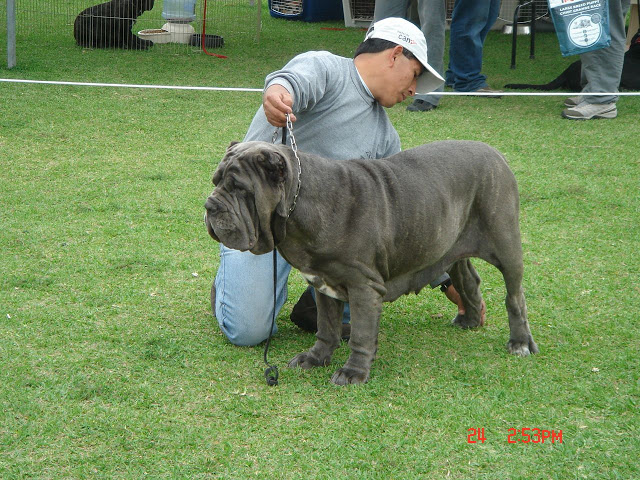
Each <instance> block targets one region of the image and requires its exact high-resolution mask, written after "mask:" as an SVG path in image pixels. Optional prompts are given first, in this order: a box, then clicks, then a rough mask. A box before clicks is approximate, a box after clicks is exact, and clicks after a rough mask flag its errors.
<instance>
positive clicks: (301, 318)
mask: <svg viewBox="0 0 640 480" xmlns="http://www.w3.org/2000/svg"><path fill="white" fill-rule="evenodd" d="M289 318H290V319H291V321H292V322H293V323H295V324H296V325H297V326H298V327H299V328H301V329H302V330H304V331H305V332H312V333H316V332H317V331H318V308H317V307H316V301H315V300H314V298H313V295H312V294H311V288H307V289H306V290H305V291H304V293H303V294H302V296H301V297H300V300H298V303H296V304H295V305H294V306H293V310H291V315H289Z"/></svg>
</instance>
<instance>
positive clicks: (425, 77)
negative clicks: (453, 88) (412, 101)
mask: <svg viewBox="0 0 640 480" xmlns="http://www.w3.org/2000/svg"><path fill="white" fill-rule="evenodd" d="M418 61H419V62H420V63H421V64H422V66H423V67H424V72H422V74H421V75H420V76H419V77H418V81H417V82H416V93H417V94H418V95H424V94H427V93H431V92H433V91H434V90H436V89H437V88H438V87H439V86H441V85H442V84H443V83H444V78H442V76H440V74H439V73H438V72H436V71H435V70H434V69H433V68H432V67H431V65H429V64H428V63H427V62H423V61H422V60H421V59H419V58H418Z"/></svg>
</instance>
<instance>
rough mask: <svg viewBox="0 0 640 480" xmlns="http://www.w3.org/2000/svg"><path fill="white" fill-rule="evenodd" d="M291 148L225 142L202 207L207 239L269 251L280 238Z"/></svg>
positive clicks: (260, 143) (235, 246)
mask: <svg viewBox="0 0 640 480" xmlns="http://www.w3.org/2000/svg"><path fill="white" fill-rule="evenodd" d="M290 152H291V149H289V148H288V147H284V146H280V145H272V144H270V143H266V142H245V143H236V142H234V143H232V144H231V145H229V147H228V148H227V152H226V154H225V156H224V158H223V159H222V161H221V162H220V164H219V165H218V168H217V169H216V171H215V173H214V175H213V184H214V185H215V186H216V187H215V189H214V190H213V193H212V194H211V195H209V198H207V201H206V203H205V205H204V206H205V209H206V213H205V224H206V225H207V230H208V232H209V235H211V237H213V238H214V239H215V240H217V241H218V242H220V243H222V244H224V245H225V246H227V247H229V248H233V249H235V250H241V251H246V250H249V251H250V252H251V253H254V254H256V255H260V254H263V253H267V252H270V251H272V250H273V249H274V248H275V246H276V245H277V244H278V243H279V242H280V241H282V240H283V239H284V236H285V223H286V220H287V203H286V192H287V185H288V183H289V182H288V180H289V178H291V173H290V166H289V162H288V161H287V159H288V157H289V155H290Z"/></svg>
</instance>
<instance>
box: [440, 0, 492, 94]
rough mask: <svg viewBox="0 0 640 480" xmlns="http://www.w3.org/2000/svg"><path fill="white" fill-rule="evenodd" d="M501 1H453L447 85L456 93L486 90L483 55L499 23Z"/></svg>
mask: <svg viewBox="0 0 640 480" xmlns="http://www.w3.org/2000/svg"><path fill="white" fill-rule="evenodd" d="M499 13H500V0H456V2H455V6H454V7H453V15H452V17H451V29H450V37H449V69H448V70H447V74H446V81H447V85H449V86H451V87H453V89H454V90H456V91H458V92H475V91H476V90H478V89H479V88H483V87H487V86H488V85H487V81H486V80H487V77H486V76H485V75H482V74H481V73H480V72H481V71H482V51H483V47H484V41H485V39H486V38H487V34H488V33H489V30H490V29H491V27H492V26H493V24H494V23H495V22H496V20H497V19H498V14H499Z"/></svg>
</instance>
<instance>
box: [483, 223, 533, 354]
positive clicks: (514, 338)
mask: <svg viewBox="0 0 640 480" xmlns="http://www.w3.org/2000/svg"><path fill="white" fill-rule="evenodd" d="M511 225H514V223H513V222H511ZM515 225H517V217H516V221H515ZM503 227H504V228H500V229H497V230H496V231H497V232H499V233H498V234H497V235H494V236H493V243H494V245H495V248H494V251H493V255H492V256H491V257H492V258H491V260H490V263H492V264H493V265H495V266H496V267H497V268H498V269H499V270H500V271H501V272H502V276H503V278H504V284H505V287H506V289H507V296H506V299H505V305H506V307H507V315H508V316H509V331H510V333H509V342H508V343H507V349H508V350H509V353H512V354H514V355H521V356H523V357H524V356H527V355H529V354H531V353H538V346H537V345H536V342H534V340H533V337H532V336H531V331H530V330H529V322H528V321H527V304H526V301H525V298H524V291H523V289H522V278H523V274H524V264H523V260H522V244H521V243H520V230H519V229H518V228H517V227H516V228H515V229H514V228H513V227H508V226H507V225H506V224H505V225H503ZM507 232H509V233H508V234H507Z"/></svg>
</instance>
